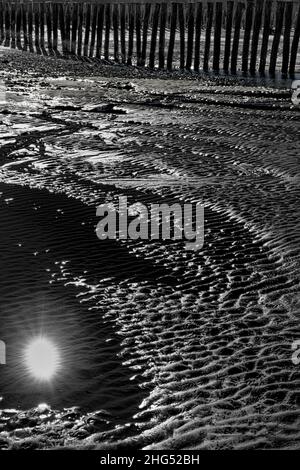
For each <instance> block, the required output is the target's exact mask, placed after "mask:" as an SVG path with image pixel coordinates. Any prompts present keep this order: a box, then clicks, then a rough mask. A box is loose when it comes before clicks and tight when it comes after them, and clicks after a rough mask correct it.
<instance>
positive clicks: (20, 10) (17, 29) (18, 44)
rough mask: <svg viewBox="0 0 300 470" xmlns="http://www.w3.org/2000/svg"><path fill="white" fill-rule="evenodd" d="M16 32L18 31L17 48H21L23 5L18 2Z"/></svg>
mask: <svg viewBox="0 0 300 470" xmlns="http://www.w3.org/2000/svg"><path fill="white" fill-rule="evenodd" d="M16 7H17V8H16V15H17V18H16V33H17V48H18V49H21V18H22V17H21V15H22V9H21V5H20V4H17V6H16Z"/></svg>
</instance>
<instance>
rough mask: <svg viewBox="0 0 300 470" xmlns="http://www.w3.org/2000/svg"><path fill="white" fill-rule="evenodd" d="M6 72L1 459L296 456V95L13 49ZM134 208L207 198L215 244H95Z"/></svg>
mask: <svg viewBox="0 0 300 470" xmlns="http://www.w3.org/2000/svg"><path fill="white" fill-rule="evenodd" d="M0 73H1V75H0V78H1V79H2V80H4V81H5V86H6V90H7V93H6V99H7V102H6V103H4V104H1V114H0V132H1V134H0V135H1V154H0V164H1V170H0V181H1V187H0V192H1V198H0V207H1V220H2V221H3V222H2V223H1V237H0V240H1V265H3V266H5V269H3V270H2V273H1V316H2V318H3V319H4V321H3V323H2V321H1V329H0V338H1V339H3V340H5V341H6V342H7V344H8V361H7V362H8V365H7V366H5V367H6V368H5V369H4V372H2V370H3V369H2V370H1V374H3V379H2V376H1V393H0V395H1V396H2V402H1V408H2V411H1V412H0V413H1V414H0V447H1V448H44V447H56V446H65V447H72V446H76V447H78V446H83V447H92V448H101V449H113V448H154V449H159V448H164V449H202V448H205V449H224V448H235V449H240V448H250V449H254V448H270V447H271V448H272V447H275V448H286V447H290V446H293V447H299V431H298V429H299V366H296V365H294V364H293V363H292V360H291V356H292V352H291V346H292V343H293V341H295V340H297V339H299V333H300V332H299V301H300V299H299V223H298V220H299V176H300V174H299V157H298V155H299V134H298V133H299V110H298V109H296V108H294V107H293V106H292V105H291V101H290V97H291V92H290V90H289V85H290V82H281V81H277V82H272V81H269V80H260V81H258V82H257V81H256V82H255V81H254V80H253V79H246V78H241V77H239V78H236V79H233V78H229V77H221V78H218V79H216V78H213V77H210V76H203V77H201V79H200V80H199V79H198V78H197V77H196V76H195V75H194V74H192V73H191V74H182V73H181V72H174V73H173V74H169V73H167V72H159V73H158V72H153V71H148V70H146V71H143V70H142V69H140V70H139V69H136V68H133V67H132V68H129V69H128V68H125V67H122V66H103V65H101V64H98V65H97V66H95V64H92V63H88V62H87V63H81V62H75V61H74V62H73V61H71V60H67V61H64V60H54V59H51V58H44V57H36V56H32V55H30V54H22V53H20V52H18V51H13V52H11V51H7V50H4V49H3V48H2V49H1V50H0ZM121 195H126V196H127V197H128V200H129V202H130V203H133V202H136V201H139V202H142V203H144V204H147V203H151V202H159V203H161V202H168V203H174V202H201V203H203V204H204V205H205V243H204V247H203V249H202V250H201V251H199V252H196V253H194V252H187V251H186V250H185V249H184V243H183V242H181V241H177V242H174V243H170V242H166V241H149V242H145V241H130V240H128V241H125V242H117V241H110V242H106V243H104V242H100V241H99V240H98V239H97V237H96V235H95V225H96V224H97V218H96V215H95V212H96V207H97V206H98V205H99V204H100V203H103V202H117V200H118V197H119V196H121ZM41 328H43V330H45V331H46V332H47V334H48V335H49V336H50V337H53V338H55V340H56V342H57V343H58V344H59V345H60V346H61V348H62V352H63V359H64V362H63V367H62V370H61V373H60V374H58V376H57V378H56V379H55V380H54V381H53V383H52V384H51V387H48V388H47V387H45V386H43V387H42V386H41V384H37V383H33V382H32V381H30V379H29V377H28V375H27V374H26V371H24V367H23V366H22V361H21V359H20V357H21V356H20V355H21V352H22V347H23V346H22V345H24V343H25V342H26V339H27V338H28V337H29V336H32V335H34V334H35V333H36V332H37V331H39V330H40V329H41ZM43 402H46V403H47V405H48V406H49V407H48V408H43V407H40V408H37V406H38V405H39V404H40V403H43ZM74 407H75V408H74ZM77 407H78V408H77Z"/></svg>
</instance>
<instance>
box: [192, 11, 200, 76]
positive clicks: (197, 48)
mask: <svg viewBox="0 0 300 470" xmlns="http://www.w3.org/2000/svg"><path fill="white" fill-rule="evenodd" d="M201 26H202V3H198V5H197V14H196V32H195V59H194V70H195V72H198V71H199V66H200V39H201Z"/></svg>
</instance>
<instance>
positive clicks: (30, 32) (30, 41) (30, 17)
mask: <svg viewBox="0 0 300 470" xmlns="http://www.w3.org/2000/svg"><path fill="white" fill-rule="evenodd" d="M28 44H29V50H30V51H31V52H32V51H33V4H32V3H29V5H28Z"/></svg>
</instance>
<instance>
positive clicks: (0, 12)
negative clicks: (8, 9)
mask: <svg viewBox="0 0 300 470" xmlns="http://www.w3.org/2000/svg"><path fill="white" fill-rule="evenodd" d="M4 8H5V6H4V2H1V3H0V44H2V42H3V40H4V37H5V35H4V25H3V23H4Z"/></svg>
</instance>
